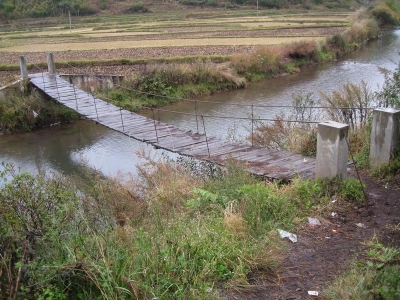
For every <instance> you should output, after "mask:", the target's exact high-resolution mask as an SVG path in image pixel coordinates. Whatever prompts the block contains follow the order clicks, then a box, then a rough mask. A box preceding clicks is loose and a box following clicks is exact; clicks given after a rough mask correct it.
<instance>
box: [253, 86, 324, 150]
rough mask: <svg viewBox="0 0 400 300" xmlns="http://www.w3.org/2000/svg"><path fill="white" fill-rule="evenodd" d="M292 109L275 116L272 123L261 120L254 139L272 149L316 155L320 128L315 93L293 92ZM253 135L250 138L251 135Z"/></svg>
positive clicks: (257, 125) (258, 143) (255, 141)
mask: <svg viewBox="0 0 400 300" xmlns="http://www.w3.org/2000/svg"><path fill="white" fill-rule="evenodd" d="M292 104H293V108H292V113H291V114H290V115H289V116H286V115H284V114H280V115H277V116H275V120H274V121H273V122H272V123H266V122H258V123H257V124H256V128H255V131H254V134H253V137H252V139H253V142H254V143H255V144H257V145H261V146H264V147H267V148H269V149H281V150H286V151H291V152H294V153H300V154H303V155H309V156H315V154H316V149H317V130H316V127H315V124H313V122H314V121H315V110H314V109H313V108H312V107H313V106H314V105H315V100H314V98H313V95H312V94H311V93H308V94H297V95H293V99H292ZM295 121H299V122H298V123H297V122H295ZM250 138H251V137H249V138H248V139H250Z"/></svg>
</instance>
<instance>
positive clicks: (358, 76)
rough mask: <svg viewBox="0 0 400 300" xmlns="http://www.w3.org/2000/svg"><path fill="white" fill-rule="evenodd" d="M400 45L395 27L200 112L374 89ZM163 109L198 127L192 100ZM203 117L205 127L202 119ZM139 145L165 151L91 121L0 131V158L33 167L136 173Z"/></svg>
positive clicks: (209, 125)
mask: <svg viewBox="0 0 400 300" xmlns="http://www.w3.org/2000/svg"><path fill="white" fill-rule="evenodd" d="M399 49H400V30H396V31H393V32H391V33H388V34H385V35H384V36H383V37H382V38H381V39H379V40H376V41H371V42H369V43H368V44H367V45H365V46H364V47H363V48H362V49H361V50H359V51H356V52H354V53H351V54H350V55H347V56H346V57H343V58H341V59H340V60H338V61H335V62H330V63H323V64H319V65H315V66H311V67H307V68H305V69H304V70H302V71H301V72H300V73H297V74H293V75H288V76H281V77H277V78H273V79H269V80H264V81H262V82H259V83H255V84H252V85H251V86H249V87H248V88H247V89H243V90H238V91H233V92H225V93H219V94H216V95H212V96H209V97H202V98H199V99H198V100H203V101H209V102H210V103H201V104H200V103H198V114H203V115H221V116H229V117H232V116H238V117H246V116H248V115H249V114H251V106H248V107H243V106H236V105H232V104H235V103H239V104H246V105H254V106H255V107H256V106H257V105H291V101H292V100H291V99H292V94H294V93H299V92H313V93H314V94H315V95H316V96H318V91H326V92H330V91H333V90H337V89H338V88H340V87H341V86H342V85H343V84H344V83H346V82H353V83H360V81H361V80H364V81H365V82H366V83H367V84H368V85H369V87H370V88H371V89H372V90H376V89H377V88H378V86H381V85H382V83H383V76H382V74H381V73H380V72H379V70H378V67H384V68H387V69H389V70H394V69H395V68H396V66H397V63H398V61H399V58H400V57H399V52H398V51H399ZM211 102H214V103H211ZM215 102H218V104H216V103H215ZM163 109H166V110H171V111H179V112H182V113H188V114H176V113H166V112H160V115H159V117H160V120H161V121H162V122H166V123H170V124H173V125H175V126H177V127H180V128H189V129H192V130H193V131H196V130H197V124H198V123H196V118H195V117H194V116H193V115H189V114H193V113H194V103H193V102H180V103H175V104H171V105H168V106H167V107H164V108H163ZM281 110H282V109H281V108H262V109H261V108H255V109H254V115H256V116H259V117H269V118H271V117H274V116H275V115H276V114H277V113H279V112H280V111H281ZM143 114H145V115H146V114H147V113H146V112H144V113H143ZM199 123H200V124H199V128H200V131H201V132H202V131H203V129H202V128H203V124H202V122H199ZM249 126H250V124H249V123H248V122H247V121H246V122H242V121H238V120H229V119H221V118H207V117H206V118H205V128H206V131H207V134H208V135H213V136H219V137H222V138H226V137H227V136H228V135H229V132H231V131H232V130H233V129H236V130H235V134H237V135H238V136H237V137H238V138H240V135H246V133H247V130H248V128H249ZM138 151H140V152H145V153H147V154H149V155H152V156H155V157H160V158H161V157H164V156H165V153H164V152H163V151H161V150H157V151H156V150H154V149H152V147H151V146H148V145H146V144H144V143H141V142H138V141H135V140H133V139H130V138H128V137H127V136H125V135H123V134H121V133H118V132H115V131H112V130H110V129H107V128H105V127H102V126H101V125H96V124H95V123H93V122H91V121H78V122H74V123H73V124H67V125H62V126H53V127H50V128H46V129H40V130H36V131H33V132H28V133H18V134H4V135H1V136H0V161H1V162H9V163H13V164H15V166H16V167H18V168H20V169H21V170H22V171H31V172H37V170H38V169H46V170H52V171H54V172H57V173H64V174H76V173H78V174H79V173H80V172H82V166H83V165H84V164H87V165H88V166H89V167H92V168H95V169H97V170H99V171H101V172H102V173H103V174H105V175H109V176H116V175H118V174H119V173H121V172H122V173H133V174H135V173H136V166H137V165H140V164H142V163H143V162H144V160H143V158H141V156H140V155H139V156H138V155H137V152H138ZM167 155H171V154H167ZM0 170H1V167H0Z"/></svg>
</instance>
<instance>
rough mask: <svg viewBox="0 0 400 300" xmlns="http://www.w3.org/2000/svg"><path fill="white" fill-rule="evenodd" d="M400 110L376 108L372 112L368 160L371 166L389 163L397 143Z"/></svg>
mask: <svg viewBox="0 0 400 300" xmlns="http://www.w3.org/2000/svg"><path fill="white" fill-rule="evenodd" d="M399 119H400V110H397V109H393V108H378V109H375V110H374V112H373V118H372V131H371V145H370V151H369V158H370V162H371V166H373V167H376V166H378V165H380V164H385V163H389V161H390V159H391V158H393V155H394V152H395V151H396V148H397V146H398V142H399V125H400V122H399Z"/></svg>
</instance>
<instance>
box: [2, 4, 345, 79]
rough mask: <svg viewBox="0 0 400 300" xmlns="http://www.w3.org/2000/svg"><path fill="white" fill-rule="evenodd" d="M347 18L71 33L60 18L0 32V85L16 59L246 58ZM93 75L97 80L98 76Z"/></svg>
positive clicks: (130, 25)
mask: <svg viewBox="0 0 400 300" xmlns="http://www.w3.org/2000/svg"><path fill="white" fill-rule="evenodd" d="M257 14H258V15H257ZM349 16H350V13H313V12H306V13H304V12H294V13H290V14H288V13H287V12H283V11H282V12H274V14H272V13H271V11H259V12H258V13H257V11H254V10H252V11H250V10H245V11H244V10H240V11H227V10H219V11H218V10H217V11H213V10H209V9H208V10H201V11H199V10H197V12H192V11H189V10H188V11H184V12H178V13H175V12H174V13H164V14H162V13H156V14H140V15H139V16H138V15H123V16H101V17H85V18H72V22H71V23H72V25H71V28H70V26H69V23H68V19H65V18H64V19H49V20H47V21H46V22H42V23H41V22H39V21H32V20H26V21H24V22H19V23H18V24H8V25H3V26H1V27H0V33H1V34H0V66H2V67H3V68H2V70H3V71H0V73H1V74H0V86H2V85H5V84H6V83H7V82H11V81H13V80H15V79H16V78H17V77H18V75H19V73H18V57H19V56H20V55H24V56H25V57H26V58H27V60H28V64H29V63H32V64H38V63H43V62H45V54H44V52H53V53H54V56H55V59H56V61H57V62H71V61H74V62H75V61H93V60H97V61H110V64H111V65H115V62H111V61H112V60H115V59H130V60H135V59H140V60H146V59H160V58H184V57H197V56H198V57H204V56H215V55H217V56H222V57H225V56H230V55H234V54H241V53H248V52H249V51H251V50H252V49H254V48H256V47H257V46H261V45H262V46H265V45H278V44H282V43H290V42H294V41H300V40H322V39H324V38H326V37H327V36H331V35H333V34H336V33H339V32H342V31H343V30H345V28H346V26H348V25H349V22H350V20H349ZM104 65H107V64H106V63H105V64H104ZM5 66H6V67H5ZM10 66H12V67H11V68H10ZM5 69H6V70H5ZM10 69H14V70H10ZM125 69H127V68H121V67H119V68H116V72H118V74H121V72H122V73H123V74H122V75H124V74H126V72H130V71H131V70H130V69H129V68H128V70H125ZM62 71H63V72H64V71H65V72H68V70H62ZM105 71H106V72H107V73H109V72H110V71H112V70H110V68H105ZM96 72H97V73H99V72H100V73H102V71H101V70H99V69H96Z"/></svg>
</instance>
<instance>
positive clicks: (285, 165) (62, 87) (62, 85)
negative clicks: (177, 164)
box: [30, 73, 315, 180]
mask: <svg viewBox="0 0 400 300" xmlns="http://www.w3.org/2000/svg"><path fill="white" fill-rule="evenodd" d="M30 81H31V83H32V84H33V85H34V86H36V87H37V88H38V89H39V90H41V91H42V92H44V93H45V94H47V95H48V96H49V97H51V98H52V99H54V100H55V101H57V102H59V103H61V104H63V105H65V106H67V107H69V108H71V109H73V110H75V111H76V112H78V113H79V114H81V115H83V116H85V117H86V118H88V119H91V120H93V121H96V122H98V123H100V124H102V125H104V126H106V127H108V128H110V129H113V130H116V131H119V132H121V133H123V134H125V135H127V136H129V137H132V138H134V139H136V140H139V141H143V142H146V143H149V144H152V145H153V146H154V147H155V148H160V149H165V150H168V151H171V152H175V153H178V154H181V155H184V156H190V157H194V158H197V159H201V160H204V161H209V162H213V163H216V164H219V165H222V166H224V165H225V164H226V163H227V162H228V161H229V160H231V159H234V160H236V161H240V162H241V163H243V164H244V165H245V166H246V168H247V170H248V171H249V172H251V173H252V174H255V175H259V176H262V177H266V178H268V179H284V180H290V179H292V178H294V177H295V176H301V177H306V178H313V177H314V172H315V159H314V158H310V157H304V156H301V155H298V154H293V153H290V152H286V151H277V150H269V149H267V148H263V147H258V146H254V147H252V146H251V145H247V144H242V143H237V142H230V141H225V140H220V139H217V138H215V137H209V136H207V137H206V136H205V135H204V134H200V133H194V132H191V131H188V130H183V129H179V128H176V127H174V126H171V125H168V124H165V123H161V122H158V121H155V120H152V119H149V118H146V117H143V116H140V115H138V114H135V113H132V112H130V111H127V110H124V109H121V108H119V107H116V106H114V105H112V104H109V103H108V102H106V101H103V100H101V99H98V98H96V97H93V96H92V95H90V94H88V93H86V92H84V91H82V90H80V89H78V88H76V87H75V86H73V85H72V84H70V83H69V82H67V81H65V80H63V79H61V78H60V77H59V76H58V75H49V74H48V73H43V74H42V73H40V74H33V75H30Z"/></svg>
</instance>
